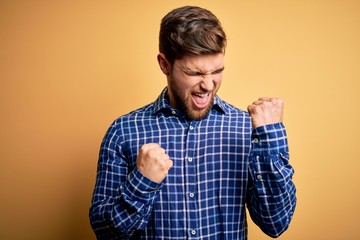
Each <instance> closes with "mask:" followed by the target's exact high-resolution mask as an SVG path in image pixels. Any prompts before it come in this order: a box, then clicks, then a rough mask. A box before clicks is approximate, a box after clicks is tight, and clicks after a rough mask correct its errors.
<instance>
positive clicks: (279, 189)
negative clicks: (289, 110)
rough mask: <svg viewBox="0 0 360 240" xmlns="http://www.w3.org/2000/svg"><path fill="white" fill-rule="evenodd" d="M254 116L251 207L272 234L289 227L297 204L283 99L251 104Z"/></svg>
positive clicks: (250, 182)
mask: <svg viewBox="0 0 360 240" xmlns="http://www.w3.org/2000/svg"><path fill="white" fill-rule="evenodd" d="M248 110H249V113H250V115H251V117H252V124H253V127H254V129H253V132H252V139H251V140H252V150H251V154H250V159H249V176H250V179H249V188H248V195H247V207H248V209H249V212H250V216H251V218H252V220H253V221H254V222H255V223H256V224H257V225H258V226H259V227H260V228H261V229H262V231H263V232H264V233H266V234H267V235H269V236H271V237H278V236H279V235H280V234H282V233H283V232H284V231H285V230H286V229H287V228H288V226H289V224H290V221H291V219H292V216H293V214H294V210H295V206H296V195H295V192H296V188H295V185H294V183H293V182H292V176H293V174H294V170H293V168H292V167H291V165H290V163H289V148H288V142H287V136H286V130H285V127H284V125H283V123H282V122H281V121H282V112H283V103H282V101H281V100H280V99H273V98H260V99H259V100H258V101H255V102H254V103H253V104H252V105H251V106H249V107H248Z"/></svg>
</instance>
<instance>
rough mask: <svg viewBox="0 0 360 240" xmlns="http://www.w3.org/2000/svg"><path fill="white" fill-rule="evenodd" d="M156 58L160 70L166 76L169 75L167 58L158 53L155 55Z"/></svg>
mask: <svg viewBox="0 0 360 240" xmlns="http://www.w3.org/2000/svg"><path fill="white" fill-rule="evenodd" d="M157 60H158V63H159V66H160V69H161V71H162V72H163V73H164V74H165V75H166V76H169V75H170V64H169V62H168V60H167V59H166V57H165V54H163V53H159V54H158V55H157Z"/></svg>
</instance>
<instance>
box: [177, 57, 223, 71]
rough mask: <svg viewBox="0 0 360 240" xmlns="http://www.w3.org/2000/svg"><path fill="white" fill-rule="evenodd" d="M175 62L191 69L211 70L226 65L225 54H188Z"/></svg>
mask: <svg viewBox="0 0 360 240" xmlns="http://www.w3.org/2000/svg"><path fill="white" fill-rule="evenodd" d="M174 63H175V65H176V64H177V65H180V66H181V67H183V68H187V69H189V70H196V71H201V72H210V71H214V70H217V69H220V68H222V67H224V54H223V53H216V54H207V55H186V56H184V57H183V58H181V59H178V60H175V62H174Z"/></svg>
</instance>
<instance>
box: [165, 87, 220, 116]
mask: <svg viewBox="0 0 360 240" xmlns="http://www.w3.org/2000/svg"><path fill="white" fill-rule="evenodd" d="M169 88H170V89H171V91H172V93H173V96H174V100H175V102H176V106H177V107H178V110H180V111H181V112H182V113H183V114H184V115H185V117H186V118H187V119H188V120H201V119H204V118H205V117H206V116H207V115H208V114H209V112H210V110H211V108H212V107H213V105H214V96H213V95H212V96H211V100H210V103H209V105H208V106H207V107H206V108H205V109H202V110H195V109H193V108H192V100H191V99H189V98H191V97H189V98H186V99H182V98H181V97H180V96H179V95H178V91H177V87H176V86H173V85H170V86H169Z"/></svg>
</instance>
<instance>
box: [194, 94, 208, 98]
mask: <svg viewBox="0 0 360 240" xmlns="http://www.w3.org/2000/svg"><path fill="white" fill-rule="evenodd" d="M194 95H196V96H198V97H201V98H204V97H206V96H207V95H209V94H208V93H203V94H198V93H195V94H194Z"/></svg>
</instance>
